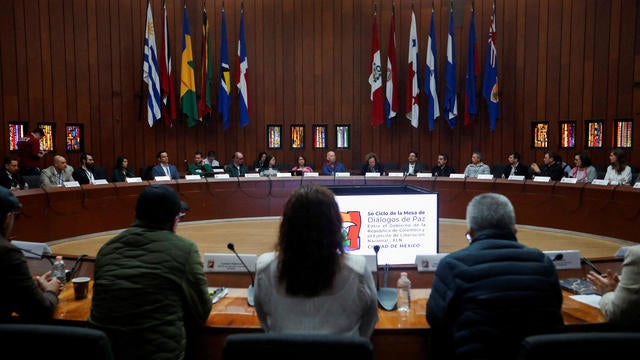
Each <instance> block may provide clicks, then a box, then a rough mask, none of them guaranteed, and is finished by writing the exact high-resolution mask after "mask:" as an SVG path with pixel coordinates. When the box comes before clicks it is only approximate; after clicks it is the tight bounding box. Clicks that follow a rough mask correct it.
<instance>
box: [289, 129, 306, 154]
mask: <svg viewBox="0 0 640 360" xmlns="http://www.w3.org/2000/svg"><path fill="white" fill-rule="evenodd" d="M291 148H292V149H304V125H291Z"/></svg>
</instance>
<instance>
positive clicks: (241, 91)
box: [237, 8, 249, 128]
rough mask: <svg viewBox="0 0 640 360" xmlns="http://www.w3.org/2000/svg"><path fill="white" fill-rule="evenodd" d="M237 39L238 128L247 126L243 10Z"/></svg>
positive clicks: (245, 47)
mask: <svg viewBox="0 0 640 360" xmlns="http://www.w3.org/2000/svg"><path fill="white" fill-rule="evenodd" d="M239 37H240V38H239V39H238V81H237V86H238V97H239V98H240V104H239V107H240V127H241V128H242V127H245V126H247V125H249V62H248V61H247V44H246V43H245V41H244V8H243V9H242V11H241V12H240V34H239Z"/></svg>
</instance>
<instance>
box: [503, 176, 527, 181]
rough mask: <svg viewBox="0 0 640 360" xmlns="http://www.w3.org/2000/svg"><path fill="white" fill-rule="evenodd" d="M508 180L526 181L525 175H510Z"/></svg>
mask: <svg viewBox="0 0 640 360" xmlns="http://www.w3.org/2000/svg"><path fill="white" fill-rule="evenodd" d="M507 180H515V181H524V175H509V177H508V178H507Z"/></svg>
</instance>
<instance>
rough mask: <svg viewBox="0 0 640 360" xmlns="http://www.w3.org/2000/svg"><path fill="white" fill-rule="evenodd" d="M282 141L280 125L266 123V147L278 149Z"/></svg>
mask: <svg viewBox="0 0 640 360" xmlns="http://www.w3.org/2000/svg"><path fill="white" fill-rule="evenodd" d="M281 141H282V126H280V125H267V148H269V149H280V148H281V147H282V145H281Z"/></svg>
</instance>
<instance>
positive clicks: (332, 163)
mask: <svg viewBox="0 0 640 360" xmlns="http://www.w3.org/2000/svg"><path fill="white" fill-rule="evenodd" d="M345 171H347V170H346V169H345V168H344V165H342V163H341V162H339V161H336V153H335V152H334V151H329V152H328V153H327V162H325V163H324V164H323V165H322V175H333V174H335V173H337V172H345Z"/></svg>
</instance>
